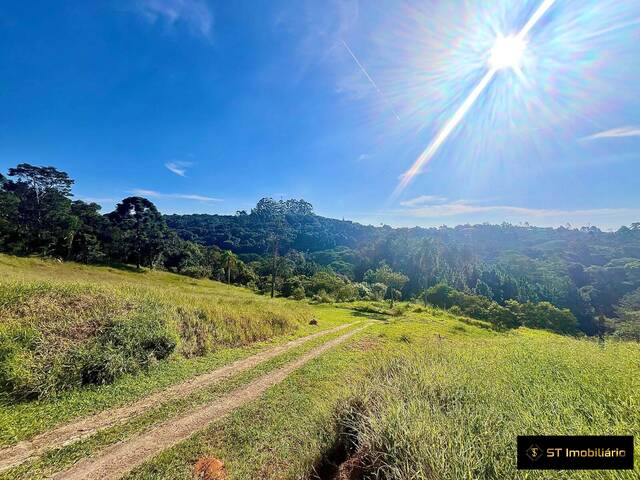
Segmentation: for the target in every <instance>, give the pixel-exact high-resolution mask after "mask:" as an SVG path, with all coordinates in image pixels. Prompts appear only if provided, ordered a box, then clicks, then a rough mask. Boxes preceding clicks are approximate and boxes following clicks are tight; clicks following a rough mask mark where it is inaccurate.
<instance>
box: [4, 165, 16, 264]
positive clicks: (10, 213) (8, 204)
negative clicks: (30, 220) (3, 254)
mask: <svg viewBox="0 0 640 480" xmlns="http://www.w3.org/2000/svg"><path fill="white" fill-rule="evenodd" d="M8 184H9V181H8V180H7V179H6V178H5V177H4V176H3V175H2V174H0V249H1V250H5V251H7V250H15V249H16V247H18V246H19V245H20V241H19V235H18V229H17V222H18V205H19V204H20V199H19V198H18V196H17V195H15V194H14V193H13V192H10V191H7V190H6V189H5V187H6V186H8ZM18 248H19V247H18Z"/></svg>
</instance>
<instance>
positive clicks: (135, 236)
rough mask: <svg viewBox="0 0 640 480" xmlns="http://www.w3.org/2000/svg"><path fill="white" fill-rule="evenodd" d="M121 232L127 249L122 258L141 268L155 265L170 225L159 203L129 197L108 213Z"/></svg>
mask: <svg viewBox="0 0 640 480" xmlns="http://www.w3.org/2000/svg"><path fill="white" fill-rule="evenodd" d="M108 217H109V220H111V222H112V223H113V224H114V226H115V227H116V228H117V230H118V232H119V233H120V236H121V240H122V242H123V246H124V247H125V250H124V252H123V259H124V260H125V261H128V260H133V261H134V262H135V264H136V266H137V267H138V268H140V266H141V265H143V264H144V265H147V266H152V265H153V264H154V261H155V260H156V259H157V258H158V257H159V254H160V253H161V252H162V250H163V243H164V240H165V237H166V234H167V226H166V224H165V223H164V219H163V218H162V215H160V213H159V212H158V210H157V209H156V206H155V205H154V204H153V203H152V202H150V201H149V200H147V199H146V198H142V197H127V198H125V199H124V200H122V202H120V203H119V204H118V205H117V206H116V209H115V210H114V211H113V212H111V213H110V214H109V215H108Z"/></svg>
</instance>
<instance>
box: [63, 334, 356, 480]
mask: <svg viewBox="0 0 640 480" xmlns="http://www.w3.org/2000/svg"><path fill="white" fill-rule="evenodd" d="M367 326H368V325H364V326H362V327H360V328H357V329H355V330H352V331H350V332H348V333H345V334H344V335H341V336H340V337H338V338H335V339H333V340H329V341H328V342H326V343H324V344H322V345H320V346H318V347H315V348H314V349H312V350H311V351H309V352H307V353H305V354H303V355H301V356H300V357H298V358H297V359H295V360H293V361H291V362H290V363H288V364H286V365H285V366H283V367H281V368H279V369H277V370H275V371H273V372H270V373H267V374H266V375H264V376H262V377H260V378H257V379H256V380H254V381H252V382H250V383H249V384H248V385H245V386H243V387H240V388H237V389H236V390H233V391H232V392H230V393H228V394H226V395H224V396H223V397H221V398H219V399H217V400H215V401H214V402H213V403H210V404H207V405H204V406H202V407H199V408H197V409H194V410H192V411H190V412H188V413H187V414H185V415H183V416H180V417H176V418H174V419H171V420H169V421H166V422H164V423H161V424H159V425H157V426H155V427H153V428H151V429H150V430H148V431H146V432H143V433H141V434H139V435H137V436H134V437H132V438H130V439H127V440H125V441H122V442H120V443H117V444H115V445H112V446H110V447H108V448H106V449H105V450H103V451H101V452H100V453H99V454H98V456H96V457H92V458H85V459H83V460H81V461H80V462H78V463H76V464H75V465H74V466H72V467H71V468H69V469H68V470H66V471H63V472H59V473H57V474H56V475H55V476H54V477H53V478H54V479H59V480H62V479H64V480H94V479H95V480H107V479H116V478H120V477H121V476H123V475H125V474H126V473H128V472H129V471H131V470H133V469H134V468H136V467H137V466H139V465H141V464H142V463H143V462H145V461H146V460H149V459H150V458H152V457H153V456H155V455H157V454H158V453H160V452H162V451H163V450H166V449H167V448H170V447H172V446H173V445H176V444H177V443H179V442H181V441H183V440H186V439H187V438H189V437H190V436H191V435H193V434H194V433H195V432H197V431H199V430H201V429H203V428H205V427H206V426H207V425H209V424H210V423H212V422H214V421H216V420H219V419H221V418H222V417H224V416H225V415H227V414H229V413H230V412H231V411H233V410H234V409H236V408H238V407H240V406H242V405H244V404H246V403H248V402H250V401H251V400H254V399H256V398H258V397H259V396H260V395H262V393H263V392H264V391H265V390H267V389H268V388H269V387H272V386H273V385H276V384H277V383H279V382H281V381H282V380H284V379H285V378H286V377H287V375H289V374H290V373H292V372H293V371H295V370H296V369H298V368H300V367H301V366H303V365H304V364H306V363H307V362H309V361H311V360H313V359H314V358H316V357H318V356H320V355H322V354H323V353H324V352H326V351H327V350H329V349H330V348H332V347H335V346H337V345H339V344H341V343H343V342H345V341H346V340H348V339H349V338H351V337H352V336H353V335H355V334H356V333H357V332H359V331H361V330H362V329H364V328H366V327H367Z"/></svg>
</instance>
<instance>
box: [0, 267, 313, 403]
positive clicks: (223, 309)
mask: <svg viewBox="0 0 640 480" xmlns="http://www.w3.org/2000/svg"><path fill="white" fill-rule="evenodd" d="M140 278H142V276H141V277H140ZM154 278H157V277H156V274H154ZM174 278H175V277H171V280H174ZM186 285H188V288H184V287H185V286H186ZM200 285H201V284H200V282H196V281H194V280H186V279H185V280H180V284H179V288H178V289H177V290H175V291H174V292H172V289H171V288H170V284H169V283H168V282H167V283H166V284H163V285H162V287H161V288H158V289H157V291H156V290H152V289H143V288H132V287H117V288H113V287H101V288H97V287H95V286H87V285H84V284H54V283H49V282H41V283H36V282H30V283H26V282H16V283H9V284H7V283H0V319H2V320H1V321H0V395H2V396H4V397H9V398H10V399H12V400H23V399H29V398H41V397H45V396H48V395H50V394H54V393H56V392H59V391H62V390H66V389H69V388H75V387H81V386H83V385H89V384H91V385H96V384H97V385H99V384H105V383H110V382H113V381H114V380H116V379H117V378H118V377H120V376H122V375H124V374H135V373H138V372H141V371H144V370H146V369H148V368H149V367H150V366H152V365H153V364H155V363H156V362H158V361H161V360H164V359H166V358H168V357H169V356H171V355H172V354H179V355H182V356H185V357H191V356H197V355H205V354H207V353H209V352H211V351H212V350H213V349H214V348H216V346H219V345H225V346H232V345H233V346H236V345H245V344H248V343H252V342H254V341H259V340H266V339H268V338H270V337H272V336H274V335H276V334H283V333H286V332H289V331H292V330H293V329H294V328H296V326H298V325H300V324H302V322H303V321H306V320H307V319H308V314H306V313H305V312H306V310H305V309H306V307H305V306H302V305H300V306H298V304H294V303H293V302H288V304H287V305H283V304H282V303H281V302H283V301H281V300H278V301H277V302H273V301H263V300H261V298H260V297H257V296H253V295H251V294H249V293H244V292H243V291H241V290H239V289H238V290H237V291H236V290H234V291H233V292H229V291H228V290H227V289H226V287H225V288H224V289H222V290H221V291H220V292H219V293H218V294H217V295H216V296H215V297H214V298H215V300H214V301H212V300H211V295H210V294H211V289H212V288H215V284H214V283H213V282H208V281H203V282H202V286H201V290H199V291H198V292H197V293H196V292H194V294H191V291H192V290H196V289H198V287H199V286H200ZM223 295H227V297H224V296H223Z"/></svg>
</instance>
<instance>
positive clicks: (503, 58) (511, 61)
mask: <svg viewBox="0 0 640 480" xmlns="http://www.w3.org/2000/svg"><path fill="white" fill-rule="evenodd" d="M554 2H555V0H544V1H543V2H542V3H541V4H540V6H539V7H538V8H537V9H536V10H535V11H534V13H533V14H532V15H531V17H530V18H529V20H528V21H527V23H525V25H524V27H522V29H521V30H520V32H519V33H518V34H517V35H515V36H513V37H500V36H499V37H498V39H497V40H496V42H495V44H494V46H493V49H492V51H491V55H490V58H489V64H490V68H489V70H488V71H487V73H485V75H484V76H483V77H482V80H480V83H478V85H476V87H475V88H474V89H473V90H472V91H471V93H470V94H469V96H468V97H467V98H466V100H465V101H464V102H463V103H462V105H460V107H458V109H457V110H456V112H455V113H454V114H453V116H452V117H451V119H449V120H448V121H447V122H446V123H445V126H444V127H443V128H442V129H441V130H440V132H438V134H437V135H436V137H435V138H434V139H433V140H432V142H431V143H430V144H429V146H428V147H427V149H426V150H425V151H424V152H423V153H422V154H421V155H420V156H419V157H418V159H417V160H416V161H415V162H414V164H413V165H412V166H411V168H410V169H409V170H408V171H407V172H405V173H404V175H402V177H401V179H400V182H399V184H398V186H397V187H396V189H395V190H394V192H393V195H392V198H396V197H397V196H398V195H399V194H400V193H401V192H402V190H404V188H405V187H406V186H407V185H408V184H409V183H410V182H411V180H412V179H413V178H414V177H415V176H416V175H417V174H418V173H420V170H421V169H422V168H423V167H424V165H425V164H427V163H428V162H429V161H430V160H431V158H433V156H434V155H435V154H436V152H437V151H438V149H439V148H440V146H441V145H442V144H443V143H444V141H445V140H446V139H447V137H448V136H449V135H450V134H451V132H452V131H453V130H454V129H455V128H456V126H457V125H458V124H459V123H460V122H461V121H462V119H463V118H464V116H465V115H466V114H467V112H468V111H469V109H470V108H471V107H472V106H473V104H474V103H475V102H476V100H477V99H478V97H480V95H481V94H482V92H483V91H484V90H485V89H486V88H487V86H488V85H489V83H490V82H491V80H492V79H493V77H494V76H495V74H496V72H497V71H498V70H501V69H504V68H507V67H510V68H513V69H514V70H515V71H516V72H517V73H518V76H520V77H521V78H523V75H522V72H521V70H520V63H521V61H522V57H523V53H524V50H525V42H524V38H525V37H526V36H527V35H528V33H529V32H530V31H531V29H532V28H533V27H534V26H535V24H536V23H537V22H538V21H539V20H540V19H541V18H542V17H543V15H544V14H545V13H546V12H547V10H549V8H551V6H552V5H553V4H554Z"/></svg>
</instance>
